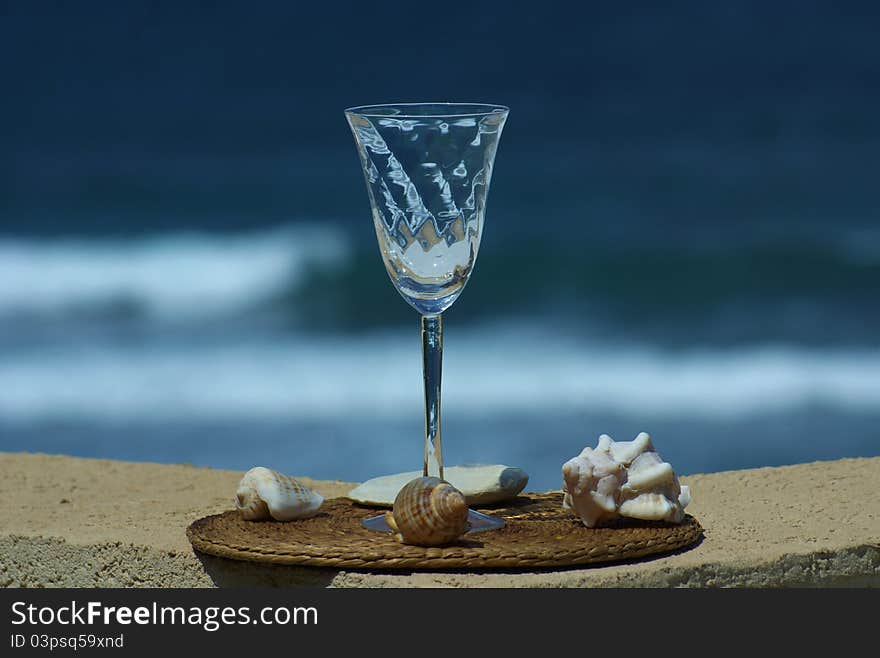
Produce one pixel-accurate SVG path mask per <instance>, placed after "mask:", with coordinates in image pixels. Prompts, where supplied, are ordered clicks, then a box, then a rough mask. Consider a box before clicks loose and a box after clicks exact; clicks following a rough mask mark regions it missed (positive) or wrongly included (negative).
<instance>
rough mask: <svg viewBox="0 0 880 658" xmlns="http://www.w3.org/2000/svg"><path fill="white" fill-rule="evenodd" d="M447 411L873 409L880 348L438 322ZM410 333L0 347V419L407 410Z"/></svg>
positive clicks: (728, 413)
mask: <svg viewBox="0 0 880 658" xmlns="http://www.w3.org/2000/svg"><path fill="white" fill-rule="evenodd" d="M447 333H448V335H447V338H446V360H445V364H444V375H443V402H444V408H445V409H446V410H447V412H448V413H449V414H455V415H457V416H477V417H478V416H485V415H492V414H503V413H530V412H534V413H546V412H552V411H553V410H565V411H584V412H596V411H610V412H619V413H626V414H636V415H639V417H641V416H687V417H714V418H723V417H734V416H741V415H748V414H756V413H761V412H767V411H777V410H787V409H792V408H797V407H798V406H800V405H807V404H823V405H829V406H833V407H836V408H841V409H845V410H854V411H875V412H876V411H878V410H880V351H878V350H864V351H846V350H839V351H838V350H831V349H829V350H811V349H801V348H788V347H765V348H743V349H737V350H724V351H722V350H716V351H712V350H709V351H691V352H679V353H674V354H673V353H664V352H660V351H654V350H649V349H637V348H624V347H614V346H610V345H608V346H604V347H603V346H597V345H595V344H593V343H586V342H584V343H581V342H578V341H576V340H571V339H564V338H561V337H558V336H553V335H549V334H546V333H544V332H541V331H537V330H536V331H531V332H530V331H525V330H517V331H511V332H509V333H507V334H503V335H499V334H497V333H492V332H490V330H488V329H485V328H484V329H483V330H476V329H475V330H469V331H468V332H464V331H461V332H455V331H449V332H447ZM421 386H422V382H421V371H420V358H419V346H418V336H417V331H415V330H414V331H413V332H412V334H410V333H405V334H400V335H398V334H388V333H386V334H374V335H361V336H345V337H339V338H332V337H322V338H306V337H301V338H297V339H293V338H290V339H288V340H287V342H285V343H268V342H266V343H256V342H255V343H251V344H232V345H226V346H223V345H195V346H193V345H190V346H187V347H183V346H177V347H168V346H166V347H162V348H158V347H157V348H143V349H136V348H134V347H132V348H122V347H115V348H110V347H108V346H102V347H100V348H98V347H95V348H92V349H88V348H85V347H80V348H77V349H65V348H63V347H58V348H57V349H55V350H53V351H45V350H44V351H40V352H32V353H20V352H19V353H17V354H7V355H6V356H5V357H4V359H3V360H2V361H0V419H4V420H18V421H33V420H39V419H50V418H72V417H81V418H89V419H96V420H99V419H108V420H113V419H115V420H128V419H131V420H137V419H142V420H146V419H180V420H195V421H201V420H209V419H218V420H222V419H224V418H237V419H249V418H252V419H255V420H256V419H263V420H284V419H325V420H326V419H339V418H346V419H350V418H353V417H360V418H366V417H372V418H377V417H378V418H384V417H390V418H393V417H397V418H400V417H403V416H405V415H412V414H415V415H418V414H420V413H421V406H422V389H421Z"/></svg>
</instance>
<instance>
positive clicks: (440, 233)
mask: <svg viewBox="0 0 880 658" xmlns="http://www.w3.org/2000/svg"><path fill="white" fill-rule="evenodd" d="M508 112H509V110H508V108H506V107H504V106H502V105H488V104H482V103H394V104H390V105H363V106H360V107H353V108H350V109H348V110H346V111H345V116H346V118H347V120H348V124H349V126H350V127H351V131H352V133H353V134H354V139H355V142H356V143H357V149H358V153H359V154H360V160H361V166H362V167H363V171H364V177H365V179H366V182H367V193H368V194H369V197H370V205H371V207H372V211H373V224H374V225H375V228H376V237H377V238H378V240H379V248H380V250H381V252H382V259H383V261H384V262H385V269H386V270H387V271H388V275H389V276H390V277H391V282H392V283H393V284H394V286H395V287H396V288H397V291H398V292H399V293H400V294H401V295H402V296H403V298H404V299H405V300H406V301H407V302H408V303H409V304H410V306H412V307H413V308H414V309H415V310H416V311H418V312H419V314H420V315H421V323H422V366H423V374H424V382H425V451H424V464H423V473H424V475H426V476H427V475H435V476H437V477H439V478H440V479H441V480H442V479H443V452H442V448H441V440H440V381H441V372H442V359H443V312H444V311H445V310H446V309H448V308H449V307H450V306H451V305H452V303H453V302H454V301H455V300H456V299H457V298H458V296H459V295H460V294H461V291H462V290H463V289H464V287H465V284H467V282H468V279H469V278H470V275H471V272H472V270H473V267H474V262H475V260H476V258H477V251H478V250H479V248H480V237H481V235H482V233H483V217H484V215H485V210H486V196H487V194H488V192H489V183H490V182H491V180H492V165H493V163H494V160H495V151H496V149H497V148H498V140H499V138H500V137H501V131H502V129H503V128H504V122H505V121H506V119H507V114H508ZM469 517H470V518H469V520H470V527H469V532H476V531H478V530H489V529H492V528H497V527H500V526H501V525H503V524H504V522H503V521H501V520H500V519H496V518H495V517H491V516H487V515H485V514H479V513H478V512H474V511H473V510H470V512H469ZM364 525H366V526H367V527H369V528H371V529H374V530H388V526H387V525H386V524H385V522H384V516H378V517H375V518H373V519H368V520H367V521H365V522H364Z"/></svg>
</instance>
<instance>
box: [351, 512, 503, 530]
mask: <svg viewBox="0 0 880 658" xmlns="http://www.w3.org/2000/svg"><path fill="white" fill-rule="evenodd" d="M361 524H362V525H363V526H364V527H365V528H366V529H367V530H373V531H375V532H394V531H393V530H392V529H391V526H389V525H388V522H387V521H386V520H385V515H384V514H379V515H378V516H371V517H370V518H368V519H364V520H363V521H361ZM503 527H504V519H499V518H498V517H497V516H489V515H488V514H483V513H482V512H475V511H474V510H472V509H469V510H468V527H467V530H465V534H471V533H473V532H485V531H486V530H497V529H498V528H503Z"/></svg>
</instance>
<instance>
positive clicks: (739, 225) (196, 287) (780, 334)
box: [0, 2, 880, 490]
mask: <svg viewBox="0 0 880 658" xmlns="http://www.w3.org/2000/svg"><path fill="white" fill-rule="evenodd" d="M342 4H345V3H342ZM346 6H347V5H346ZM267 7H268V8H266V9H264V11H263V12H261V13H260V14H256V13H254V12H248V11H245V10H244V9H242V8H241V6H239V5H236V4H235V3H218V8H217V11H216V12H215V13H213V14H212V15H211V16H209V17H208V16H203V15H201V14H199V17H198V18H199V20H198V26H199V30H198V34H199V39H194V38H193V27H192V26H193V23H192V20H191V19H192V16H189V15H188V14H186V12H183V13H182V14H181V13H179V12H177V11H176V10H175V11H166V10H163V9H162V8H158V7H154V6H152V5H150V4H149V3H137V2H135V3H126V6H125V7H124V8H123V7H118V8H115V9H112V10H111V9H107V10H106V11H102V12H101V13H100V15H98V14H96V13H94V12H92V11H90V10H87V9H73V8H69V9H57V10H56V11H55V13H51V14H47V13H44V12H40V11H39V10H37V9H31V8H29V7H26V6H21V7H18V8H16V9H15V10H14V11H13V10H10V13H9V16H8V17H7V20H5V21H4V22H3V23H2V25H0V37H2V38H0V48H10V49H11V50H10V52H9V53H7V54H9V55H10V57H11V56H12V54H11V53H14V56H15V61H17V62H19V63H20V66H17V67H15V70H12V68H11V67H10V69H9V70H8V71H5V72H3V78H2V79H0V86H2V88H3V89H7V90H13V91H14V92H15V93H8V94H7V95H6V98H5V99H4V104H3V106H2V107H0V126H2V127H3V129H4V135H3V136H4V144H5V146H4V149H3V154H2V155H3V157H2V159H0V173H3V176H2V177H0V451H9V450H11V451H18V450H28V451H43V452H58V453H65V454H73V455H81V456H89V457H106V458H118V459H134V460H149V461H158V462H189V463H193V464H197V465H205V466H214V467H223V468H236V469H246V468H249V467H250V466H253V465H256V464H262V465H267V466H273V467H276V468H279V469H282V470H285V471H288V472H290V473H292V474H305V475H310V476H314V477H319V478H332V479H343V480H352V481H360V480H364V479H366V478H369V477H373V476H376V475H381V474H384V473H388V472H392V471H398V470H415V469H418V468H419V467H420V464H421V460H422V432H423V407H422V404H423V402H422V389H421V386H422V381H421V371H420V367H421V361H420V343H419V334H418V319H417V316H416V314H415V312H414V311H413V310H412V309H411V308H409V307H408V306H407V304H406V303H405V302H404V301H403V300H402V299H401V298H400V297H399V296H398V294H397V292H396V291H395V290H394V288H393V286H392V285H391V283H390V281H389V280H388V277H387V275H386V274H385V272H384V268H383V265H382V261H381V258H380V255H379V251H378V246H377V244H376V238H375V234H374V233H373V227H372V221H371V217H370V215H369V208H368V201H367V194H366V189H365V186H364V182H363V179H362V177H361V172H360V167H359V163H358V160H357V154H356V151H355V147H354V143H353V140H352V139H351V135H350V132H349V129H348V127H347V125H346V124H345V120H344V117H343V114H342V110H343V109H344V108H345V107H349V106H352V105H357V104H362V103H370V102H389V101H400V100H436V99H438V98H445V99H450V100H460V101H485V102H496V103H503V104H506V105H509V106H510V107H511V114H510V118H509V120H508V123H507V125H506V127H505V132H504V135H503V137H502V139H501V143H500V146H499V149H498V156H497V160H496V163H495V170H494V174H493V181H492V189H491V191H490V193H489V198H488V205H487V213H486V223H485V229H484V234H483V239H482V246H481V248H480V252H479V256H478V258H477V262H476V266H475V269H474V273H473V277H472V279H471V281H470V282H469V283H468V284H467V288H466V289H465V290H464V292H463V293H462V295H461V297H460V299H458V300H457V301H456V302H455V304H454V305H453V307H452V308H451V309H450V310H449V311H448V312H447V314H446V320H445V361H444V373H443V412H444V413H443V451H444V457H445V460H446V462H447V463H448V464H461V463H480V462H482V463H499V462H500V463H507V464H510V465H514V466H520V467H522V468H524V469H525V470H526V471H527V472H528V473H529V474H530V475H531V484H530V488H533V489H535V490H541V489H548V488H556V487H559V486H560V485H561V479H560V468H561V465H562V463H563V462H564V461H565V460H566V459H568V458H569V457H571V456H573V455H575V454H577V453H578V452H579V451H580V450H581V449H582V448H583V447H584V446H585V445H594V444H595V442H596V440H597V438H598V436H599V434H601V433H609V434H611V435H612V436H614V437H615V438H617V439H629V438H632V437H633V436H635V434H637V433H638V432H639V431H647V432H649V433H651V434H652V436H653V437H654V439H655V443H656V445H657V447H658V449H659V450H660V452H661V453H662V454H663V455H664V457H666V458H667V459H668V460H669V461H671V462H672V463H673V464H674V465H675V467H676V469H677V470H678V471H680V472H682V473H695V472H708V471H718V470H727V469H734V468H746V467H759V466H769V465H779V464H790V463H798V462H805V461H811V460H816V459H836V458H841V457H856V456H876V455H880V432H878V430H877V428H878V427H880V338H878V336H880V304H878V301H877V300H878V293H880V197H878V196H877V194H876V172H877V171H878V170H880V127H878V124H877V122H876V117H877V116H878V115H880V92H878V89H880V87H878V86H877V85H876V84H874V82H875V81H876V79H877V76H878V75H880V69H878V68H877V67H878V64H877V63H878V62H880V47H878V45H877V40H876V29H874V28H873V27H872V25H876V24H878V21H877V20H876V19H877V16H875V15H874V14H876V11H875V10H873V9H872V8H871V7H870V6H868V5H866V6H865V7H862V8H861V10H860V11H859V12H853V13H847V14H844V13H841V12H838V11H836V10H835V9H834V8H833V7H830V6H825V7H821V6H819V5H816V6H813V5H809V6H802V7H799V8H798V11H796V12H794V11H792V12H789V11H784V10H783V9H781V8H773V7H766V6H765V4H764V3H758V2H753V3H742V4H740V5H738V6H737V8H730V7H722V6H706V5H704V3H683V4H682V5H677V6H676V8H674V9H671V8H665V9H663V10H662V11H660V10H658V9H656V8H654V7H653V5H651V4H648V3H645V6H644V7H641V9H640V10H639V11H633V12H630V13H626V14H623V13H620V12H619V10H616V9H614V8H610V7H606V8H598V7H593V8H589V9H583V10H578V11H582V12H585V13H583V14H582V15H579V18H578V16H562V15H559V14H557V13H556V12H553V11H552V10H551V9H550V8H536V7H530V8H528V11H526V10H525V9H522V10H520V9H517V8H516V7H513V6H511V7H509V8H507V9H506V10H505V12H504V13H503V15H497V14H496V13H495V12H493V11H492V9H491V7H488V6H486V7H475V8H473V9H472V12H471V13H469V14H468V20H467V21H461V24H460V25H458V29H456V30H454V35H453V36H449V35H447V34H446V33H445V32H443V30H445V28H444V27H443V25H441V24H440V23H438V22H437V21H436V20H435V17H433V15H429V13H426V12H429V9H427V8H426V9H420V8H417V7H413V8H411V12H410V13H409V14H408V15H406V16H404V15H402V14H401V13H400V12H395V11H392V8H389V9H388V10H385V9H382V8H372V10H373V11H371V12H370V15H362V14H361V13H358V11H359V10H358V9H357V5H354V4H352V5H351V6H350V7H348V9H347V11H349V12H350V15H351V16H352V21H343V22H340V21H339V20H337V18H338V16H337V13H339V12H340V11H341V10H340V9H339V8H338V7H337V6H336V5H335V4H334V5H333V6H332V7H330V6H328V7H326V8H322V7H308V8H303V7H298V8H295V9H294V8H292V7H291V6H288V3H278V4H277V5H275V6H272V5H271V3H270V4H268V5H267ZM572 11H574V10H572ZM352 12H353V13H352ZM420 12H421V13H420ZM535 12H538V14H540V15H535ZM343 13H344V12H343ZM325 14H326V15H325ZM330 14H333V15H330ZM355 15H356V16H355ZM355 17H356V18H357V20H354V18H355ZM576 19H577V20H576ZM414 24H417V25H418V27H419V29H418V30H414V29H410V28H412V25H414ZM303 25H309V26H311V27H310V29H309V30H304V29H303V27H302V26H303ZM329 26H332V29H331V27H329ZM353 26H357V29H355V27H353ZM425 30H428V31H429V32H431V34H434V35H435V37H437V38H439V36H440V33H441V32H443V34H442V37H443V39H444V40H442V41H437V43H445V44H447V45H448V48H438V49H432V51H431V52H432V53H435V54H436V53H439V52H441V51H442V52H443V53H444V56H443V57H440V56H439V55H438V56H434V55H432V56H431V57H423V58H414V57H400V56H399V53H400V52H401V50H405V51H407V52H410V51H412V52H415V50H414V49H416V50H419V51H420V52H421V50H423V47H422V46H423V43H424V42H425V40H426V39H429V38H430V34H426V33H425ZM380 33H394V34H396V35H397V40H396V41H395V43H396V46H395V48H394V49H390V48H384V47H383V46H382V45H381V44H380V43H378V42H377V41H376V39H375V38H374V35H376V34H380ZM36 36H39V37H40V38H39V39H37V38H36ZM330 37H332V38H330ZM486 43H491V44H493V45H494V46H493V48H494V49H493V50H491V53H490V52H489V51H487V50H486V48H485V44H486ZM744 43H747V44H748V48H744V47H743V44H744ZM524 44H526V45H525V46H524ZM72 53H74V54H76V55H77V56H75V57H74V56H71V54H72ZM475 53H477V54H478V55H476V54H475ZM490 54H491V55H492V56H489V55H490ZM109 55H112V56H109ZM302 62H308V66H305V65H303V64H302ZM352 62H358V63H360V65H361V66H360V67H354V65H353V64H352ZM365 70H369V71H370V74H369V75H365V74H364V73H363V72H364V71H365ZM450 72H455V74H454V75H450ZM536 80H540V82H541V84H540V86H539V87H536V83H535V81H536Z"/></svg>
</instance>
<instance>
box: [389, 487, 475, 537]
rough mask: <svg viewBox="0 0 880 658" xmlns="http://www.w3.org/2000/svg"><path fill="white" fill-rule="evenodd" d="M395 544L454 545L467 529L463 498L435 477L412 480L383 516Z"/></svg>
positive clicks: (466, 507) (465, 503)
mask: <svg viewBox="0 0 880 658" xmlns="http://www.w3.org/2000/svg"><path fill="white" fill-rule="evenodd" d="M386 520H387V521H388V525H389V526H391V528H392V530H394V532H395V533H396V534H395V537H396V539H397V541H399V542H401V543H403V544H415V545H417V546H440V545H442V544H448V543H450V542H453V541H455V540H456V539H458V537H460V536H461V535H463V534H464V533H465V532H466V531H467V529H468V506H467V501H466V500H465V497H464V494H462V493H461V492H460V491H459V490H458V489H456V488H455V487H453V486H452V485H451V484H449V483H448V482H446V481H444V480H440V479H439V478H436V477H420V478H416V479H415V480H411V481H410V482H408V483H407V484H406V485H404V487H403V489H401V490H400V493H398V494H397V498H395V499H394V509H393V511H392V512H391V513H387V514H386Z"/></svg>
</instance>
